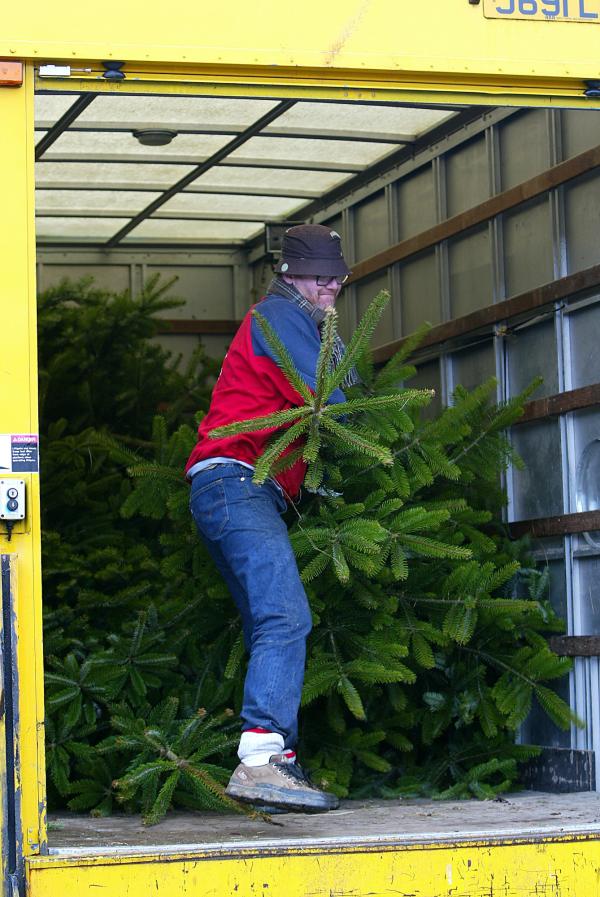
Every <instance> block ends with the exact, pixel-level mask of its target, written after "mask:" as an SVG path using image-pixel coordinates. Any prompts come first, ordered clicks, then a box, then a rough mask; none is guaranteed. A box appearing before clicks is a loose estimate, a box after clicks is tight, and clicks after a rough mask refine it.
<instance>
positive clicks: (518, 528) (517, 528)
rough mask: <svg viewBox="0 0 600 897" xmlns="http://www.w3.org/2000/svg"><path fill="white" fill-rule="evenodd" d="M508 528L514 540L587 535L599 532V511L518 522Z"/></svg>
mask: <svg viewBox="0 0 600 897" xmlns="http://www.w3.org/2000/svg"><path fill="white" fill-rule="evenodd" d="M508 528H509V531H510V535H511V536H512V537H513V538H514V539H520V538H521V536H526V535H530V536H532V537H533V538H538V539H541V538H543V537H544V536H566V535H569V534H572V533H587V532H590V531H593V530H600V511H582V512H581V513H579V514H558V515H557V516H556V517H537V518H535V519H533V520H518V521H516V522H515V523H510V524H509V526H508Z"/></svg>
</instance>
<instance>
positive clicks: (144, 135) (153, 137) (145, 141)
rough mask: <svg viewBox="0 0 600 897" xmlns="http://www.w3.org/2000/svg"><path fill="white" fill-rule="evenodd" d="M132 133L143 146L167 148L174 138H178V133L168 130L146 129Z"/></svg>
mask: <svg viewBox="0 0 600 897" xmlns="http://www.w3.org/2000/svg"><path fill="white" fill-rule="evenodd" d="M132 133H133V136H134V137H135V138H136V140H139V142H140V143H141V144H142V145H143V146H166V145H167V143H170V142H171V141H172V139H173V137H177V131H168V130H167V129H166V128H144V129H143V130H141V131H132Z"/></svg>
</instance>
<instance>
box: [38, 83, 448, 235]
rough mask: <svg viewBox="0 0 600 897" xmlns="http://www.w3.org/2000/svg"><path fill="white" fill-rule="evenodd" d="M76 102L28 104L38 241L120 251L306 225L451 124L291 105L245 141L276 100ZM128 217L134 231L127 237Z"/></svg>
mask: <svg viewBox="0 0 600 897" xmlns="http://www.w3.org/2000/svg"><path fill="white" fill-rule="evenodd" d="M80 96H81V95H78V94H70V95H63V94H58V95H54V94H40V95H38V96H37V97H36V117H37V118H36V128H37V135H38V143H39V141H41V140H43V141H44V143H43V144H42V146H43V147H44V149H42V148H41V147H40V148H39V149H38V155H40V154H41V161H40V162H39V163H38V164H37V166H36V177H37V181H36V185H37V188H38V191H37V197H36V201H37V216H38V217H37V221H38V237H39V239H40V240H41V241H42V242H44V241H54V240H59V241H68V240H71V239H72V240H73V241H76V242H82V241H92V242H93V241H95V242H104V241H106V240H108V239H110V238H111V237H114V236H115V235H118V237H119V239H121V240H122V242H123V243H124V242H128V243H131V242H135V241H151V242H156V243H159V242H161V241H163V242H164V243H165V244H167V245H168V244H169V243H179V244H181V243H190V242H194V241H203V242H206V241H208V242H210V241H216V242H220V243H222V242H226V241H227V240H230V241H232V242H235V243H239V242H240V241H243V240H246V239H249V238H251V237H253V236H255V235H256V234H257V233H258V232H260V229H261V226H262V225H261V222H262V223H263V224H264V222H265V221H273V220H282V221H286V220H302V218H303V215H302V209H303V208H304V207H305V206H307V205H308V204H310V203H311V200H314V199H318V198H319V197H321V196H323V195H324V194H326V193H327V192H328V191H331V190H333V189H335V188H337V187H339V186H341V185H342V184H344V182H346V181H351V178H352V175H353V174H356V173H361V172H364V171H365V170H368V169H369V167H370V166H371V165H373V164H375V163H378V162H380V161H381V160H383V159H385V157H386V156H388V155H390V154H393V153H394V152H395V151H396V150H398V148H399V146H400V145H402V144H404V143H409V144H410V143H411V142H412V141H413V140H415V139H418V138H419V137H422V135H423V134H426V133H427V132H428V131H429V130H430V129H432V128H435V127H436V126H438V125H439V124H441V123H443V122H445V121H447V120H449V119H451V118H452V117H453V116H454V115H456V111H455V110H453V109H432V108H427V107H424V108H413V107H407V106H397V105H390V104H369V103H366V102H364V103H357V104H353V103H348V102H323V103H319V102H312V101H298V102H296V103H295V104H293V105H292V106H291V108H288V109H286V111H285V112H283V114H282V115H280V116H279V117H277V118H276V119H274V120H271V123H270V124H269V125H267V126H266V127H265V128H264V130H263V131H262V132H260V133H255V132H252V131H251V132H249V133H248V134H245V133H244V132H245V131H246V129H247V128H251V127H252V126H253V125H254V124H255V123H256V122H257V121H259V120H260V119H262V118H263V116H265V115H266V114H268V113H270V112H271V111H272V110H273V109H274V108H276V107H277V106H278V103H277V102H276V101H274V100H272V99H262V98H260V99H237V98H226V97H198V96H181V97H177V96H174V97H171V96H153V95H151V96H145V95H143V94H140V95H135V96H133V95H125V96H123V95H106V94H105V95H98V96H95V97H94V98H93V99H92V100H91V102H90V103H89V105H87V106H85V107H84V108H80V106H81V103H80V102H79V100H80ZM288 105H289V104H288ZM145 126H154V127H158V128H162V129H168V130H172V131H175V132H176V135H175V137H174V138H173V139H172V141H171V142H170V143H168V144H166V145H164V146H145V145H143V144H141V143H140V142H139V141H138V140H137V139H136V138H135V137H134V136H133V133H132V131H133V130H135V129H137V128H140V129H141V128H143V127H145ZM250 134H252V136H250ZM234 140H235V141H236V142H237V147H236V148H235V149H234V150H233V151H232V152H229V144H230V143H231V142H232V141H234ZM234 145H235V143H234ZM224 148H225V150H226V154H225V155H223V153H222V152H220V151H222V150H223V149H224ZM215 154H218V155H216V156H215ZM203 168H206V170H203ZM198 171H200V172H202V173H201V174H200V175H199V177H198V178H197V179H194V180H192V181H191V182H190V183H186V182H185V181H183V183H182V184H181V185H180V181H181V180H182V178H186V176H188V175H190V174H193V173H197V172H198ZM182 186H183V189H182ZM152 203H153V204H154V205H153V206H152V205H151V204H152ZM148 207H150V208H148ZM149 213H151V214H149ZM136 216H137V217H136ZM131 218H135V221H136V225H137V226H136V227H135V228H134V229H133V230H131V231H129V232H127V230H126V229H125V230H123V228H126V226H127V224H128V222H129V220H130V219H131ZM140 219H141V220H140ZM194 219H197V220H194ZM138 220H139V223H138ZM132 223H133V222H132ZM125 235H126V236H125ZM115 245H116V244H115Z"/></svg>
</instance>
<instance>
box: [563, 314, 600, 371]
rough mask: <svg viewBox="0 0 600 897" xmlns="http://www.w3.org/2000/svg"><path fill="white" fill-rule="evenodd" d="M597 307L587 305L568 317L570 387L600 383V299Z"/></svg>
mask: <svg viewBox="0 0 600 897" xmlns="http://www.w3.org/2000/svg"><path fill="white" fill-rule="evenodd" d="M598 299H599V301H598V303H597V304H595V305H587V306H584V307H583V308H580V309H579V310H574V311H572V312H571V313H570V314H569V315H568V322H569V331H568V332H569V357H570V360H571V372H570V373H571V377H570V386H571V388H572V389H577V388H578V387H580V386H587V385H588V384H590V383H600V351H599V334H600V297H598Z"/></svg>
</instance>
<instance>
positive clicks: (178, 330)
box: [158, 318, 242, 336]
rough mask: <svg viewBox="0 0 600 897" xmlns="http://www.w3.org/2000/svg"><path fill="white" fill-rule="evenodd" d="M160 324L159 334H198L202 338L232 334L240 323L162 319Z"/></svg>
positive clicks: (192, 319) (193, 319)
mask: <svg viewBox="0 0 600 897" xmlns="http://www.w3.org/2000/svg"><path fill="white" fill-rule="evenodd" d="M163 321H164V323H162V322H161V327H160V329H159V331H158V332H159V333H165V334H171V335H172V336H173V335H182V334H187V335H189V334H198V335H199V336H203V335H206V334H211V333H213V334H233V333H235V332H236V330H237V329H238V327H239V326H240V324H241V323H242V322H241V321H232V320H222V321H217V320H213V321H210V320H206V321H204V320H202V321H200V320H196V319H195V318H164V319H163Z"/></svg>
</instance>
